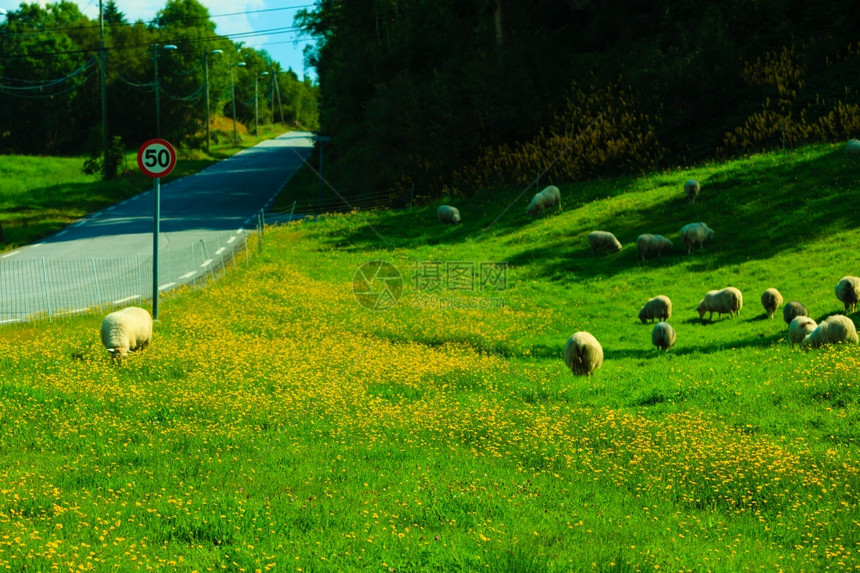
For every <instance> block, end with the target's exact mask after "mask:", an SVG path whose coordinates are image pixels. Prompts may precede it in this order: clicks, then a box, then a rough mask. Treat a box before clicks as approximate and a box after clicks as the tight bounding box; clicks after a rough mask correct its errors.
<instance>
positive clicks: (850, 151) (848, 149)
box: [845, 139, 860, 157]
mask: <svg viewBox="0 0 860 573" xmlns="http://www.w3.org/2000/svg"><path fill="white" fill-rule="evenodd" d="M845 155H847V156H849V157H860V139H849V140H848V143H847V144H846V145H845Z"/></svg>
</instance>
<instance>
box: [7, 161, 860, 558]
mask: <svg viewBox="0 0 860 573" xmlns="http://www.w3.org/2000/svg"><path fill="white" fill-rule="evenodd" d="M690 176H694V177H696V178H699V180H700V181H701V182H702V193H701V195H700V199H699V200H697V202H696V203H695V204H693V205H689V204H687V203H686V200H685V198H684V197H683V192H682V190H681V186H682V184H683V181H684V180H686V179H687V178H689V177H690ZM858 178H860V166H857V165H855V164H853V163H849V162H846V161H845V159H844V157H842V156H840V155H839V154H838V151H837V149H836V147H832V148H831V147H828V146H818V147H813V148H805V149H803V150H800V151H798V152H796V153H793V154H791V155H789V154H773V155H765V156H754V157H750V158H746V159H739V160H734V161H730V162H727V163H723V164H718V163H714V164H709V165H704V166H700V167H697V168H695V169H677V170H673V171H667V172H664V173H658V174H651V175H645V176H642V177H629V178H624V179H616V180H605V181H593V182H585V183H581V184H576V185H570V186H567V185H565V186H562V193H563V195H562V197H563V200H565V205H564V210H563V211H562V212H561V213H557V214H551V215H547V216H545V217H542V218H540V219H536V220H532V219H529V218H527V217H526V216H525V215H524V211H525V205H526V203H527V202H528V199H529V197H523V198H522V199H520V200H519V201H518V202H517V203H516V206H515V207H514V208H513V209H511V210H510V211H509V214H508V215H506V216H505V217H502V218H501V219H499V220H498V221H496V222H495V224H492V223H493V221H495V220H496V217H497V215H498V213H500V212H501V211H502V210H503V209H504V208H505V206H507V204H508V203H509V202H510V201H511V200H513V199H514V198H515V197H516V196H517V195H518V194H519V193H520V191H521V190H518V189H512V190H500V191H498V192H497V193H495V194H494V196H493V197H491V198H486V197H474V198H468V199H467V198H461V199H459V200H457V204H458V206H461V207H460V209H461V212H462V213H463V214H464V222H463V224H462V225H460V226H458V227H445V226H442V225H439V224H438V223H437V222H436V221H435V219H434V218H435V207H436V204H433V205H426V206H424V207H420V208H416V209H413V211H412V212H411V213H405V212H385V211H372V212H367V213H364V212H362V213H353V214H346V215H330V216H325V217H322V218H319V219H318V220H315V221H303V222H299V223H293V224H291V225H289V226H280V227H270V228H268V229H267V230H266V235H265V239H264V243H263V245H264V246H263V250H262V253H261V254H260V255H259V256H257V257H256V258H255V259H253V260H252V261H251V263H250V264H248V265H244V264H243V265H240V266H238V267H236V268H234V269H232V270H231V272H228V273H227V274H226V275H225V276H224V277H223V278H222V279H221V280H219V281H218V282H216V283H211V284H209V285H208V286H207V287H206V288H204V289H198V290H189V289H186V290H183V291H180V292H178V293H176V294H171V295H168V296H166V298H165V300H164V301H163V302H162V303H161V304H160V309H161V318H160V321H159V322H158V323H157V324H156V332H155V336H154V339H153V344H152V345H151V347H149V348H147V349H146V350H144V351H142V352H138V353H135V354H133V355H132V356H131V357H130V358H129V359H128V360H127V361H126V362H125V363H123V364H121V365H120V364H114V363H112V362H111V361H110V359H109V358H107V356H105V352H104V350H103V349H102V348H101V345H100V342H99V340H98V325H99V322H100V318H101V317H100V316H96V315H84V316H75V317H70V318H66V319H63V320H60V321H56V322H54V323H52V324H31V325H14V326H5V327H3V328H2V329H0V369H2V371H3V372H4V373H6V374H4V378H3V380H2V382H0V396H2V399H0V467H2V468H3V470H2V472H0V540H1V541H0V565H2V566H9V567H11V568H12V569H19V570H20V569H22V568H24V567H25V566H27V567H29V568H32V569H39V568H42V569H49V568H51V567H54V566H59V567H63V568H69V569H71V568H80V569H83V570H86V569H91V570H102V569H105V570H106V569H108V568H111V567H121V568H128V569H135V568H139V569H145V568H164V569H181V570H199V571H212V570H218V569H224V568H226V569H231V570H242V569H245V570H274V571H283V570H293V571H296V570H301V571H327V570H371V571H380V570H383V571H384V570H391V571H476V570H485V569H486V570H491V571H533V570H537V569H540V570H548V571H570V570H600V571H604V570H605V571H609V570H623V571H642V570H658V569H659V570H665V569H672V570H680V571H693V570H696V571H698V570H711V571H741V570H758V569H765V570H793V571H794V570H797V571H800V570H806V571H813V570H814V571H821V570H828V569H829V570H849V569H854V568H856V567H858V566H860V553H858V551H860V527H858V524H857V515H858V510H860V508H858V501H860V498H858V488H860V475H858V473H860V464H858V430H857V428H858V422H860V420H858V418H860V415H858V409H857V400H858V395H860V394H858V375H857V374H858V372H860V347H858V346H850V347H843V346H838V347H832V348H826V349H824V350H821V351H813V352H808V353H807V352H803V351H802V350H800V349H798V348H791V347H790V346H789V345H788V343H787V342H786V340H785V337H786V331H787V328H786V325H785V323H784V322H783V321H782V320H781V318H780V317H779V316H778V317H777V318H775V319H773V320H769V319H767V318H765V317H764V311H763V309H762V308H761V305H760V303H759V300H758V299H759V296H760V294H761V293H762V292H763V291H764V290H765V289H766V288H767V287H770V286H775V287H777V288H778V289H779V290H780V291H781V292H782V293H783V295H784V296H785V297H786V301H788V300H794V299H796V300H801V301H802V302H804V304H806V305H807V307H809V309H810V311H811V315H812V316H813V318H815V319H816V320H820V319H822V318H823V317H825V316H827V315H829V314H832V313H835V312H838V311H841V309H842V306H841V304H840V303H839V301H837V300H836V298H835V296H834V294H833V287H834V286H835V284H836V282H837V281H838V280H839V278H840V277H842V276H843V275H845V274H860V270H858V269H857V265H858V262H857V258H856V255H854V254H853V253H852V249H851V247H850V246H851V245H856V244H857V243H858V238H860V230H858V226H857V221H856V219H855V217H856V216H857V214H856V213H855V212H853V211H852V210H851V209H848V208H846V207H845V206H846V205H849V204H850V201H851V198H852V197H853V193H854V191H853V190H854V189H856V188H857V184H858ZM727 181H731V184H729V183H725V184H724V185H723V186H722V187H720V186H719V185H718V184H719V183H720V182H727ZM712 184H713V185H712ZM715 187H716V188H715ZM801 190H805V191H804V192H803V193H802V194H801V193H800V192H801ZM784 194H788V195H790V197H789V198H785V197H784V196H783V195H784ZM798 211H799V212H798ZM695 220H704V221H706V222H707V223H708V224H709V225H710V226H711V227H713V228H714V229H715V231H716V237H715V239H714V240H713V241H711V242H708V243H706V244H705V246H704V248H703V249H700V250H696V251H694V252H693V253H692V254H691V255H689V256H688V255H686V254H685V253H682V249H681V248H680V245H679V244H678V239H677V231H678V229H679V228H680V226H681V225H682V224H684V223H687V222H691V221H695ZM804 221H811V222H812V223H814V224H813V225H805V224H804ZM598 228H600V229H604V230H610V231H613V232H615V233H616V235H617V236H618V238H619V239H620V240H621V242H622V243H623V244H624V250H622V251H621V252H620V253H618V254H616V255H611V256H605V257H593V256H592V255H591V253H590V251H589V250H588V248H587V246H586V244H585V235H586V234H587V232H588V231H591V230H594V229H598ZM791 231H794V232H791ZM641 232H656V233H662V234H665V235H666V236H668V237H669V238H670V239H672V240H673V241H675V243H676V244H675V249H674V251H673V252H672V253H670V254H667V255H664V256H663V257H660V258H655V259H649V260H648V261H646V262H644V263H643V262H641V261H639V260H638V256H637V253H636V252H635V238H636V236H637V235H638V234H639V233H641ZM373 260H382V261H386V262H388V263H390V264H391V265H392V266H393V267H394V268H396V269H397V270H398V271H399V272H400V276H401V278H402V281H403V284H402V291H401V292H400V298H399V300H398V301H397V304H396V305H394V306H393V307H392V308H388V309H387V310H378V311H371V310H368V309H367V308H364V307H363V306H362V305H361V304H359V302H358V300H357V298H356V296H355V295H354V292H353V290H354V289H355V287H356V284H358V285H359V286H361V283H360V281H359V283H356V273H357V271H359V269H361V268H362V267H363V265H365V263H367V262H368V261H373ZM486 262H495V263H506V264H505V265H504V266H503V267H502V268H504V270H505V274H504V276H503V279H504V280H501V278H500V277H499V276H498V275H493V276H494V278H495V279H497V280H493V281H488V282H486V283H480V282H478V283H473V284H472V288H459V287H463V286H464V283H463V282H462V281H463V280H464V275H463V274H460V273H459V272H458V274H457V275H456V277H455V278H456V280H453V281H452V276H446V275H445V274H443V275H441V278H442V280H443V282H442V283H441V284H437V283H435V282H434V281H433V280H432V279H434V278H435V275H434V274H432V273H434V272H435V271H436V270H440V269H439V268H437V265H436V264H435V263H445V265H443V267H442V269H441V270H442V272H443V273H444V272H454V269H458V268H459V269H461V270H462V269H463V268H464V267H465V268H467V269H468V268H470V267H472V268H474V269H479V268H480V265H481V263H486ZM447 263H455V264H454V265H451V266H446V265H447ZM364 268H365V269H366V268H368V267H364ZM370 268H376V267H370ZM491 268H495V269H498V268H499V267H498V266H497V267H491ZM359 276H360V275H359ZM446 279H447V280H449V282H447V283H446V282H444V281H445V280H446ZM378 280H379V279H377V281H378ZM386 280H388V281H389V282H388V283H387V284H389V286H392V287H394V286H396V285H398V284H399V283H398V282H397V280H396V276H395V277H394V278H392V279H386ZM370 284H371V286H373V287H374V290H373V292H377V293H381V292H384V291H383V289H382V287H381V285H380V284H379V282H371V283H370ZM730 284H731V285H734V286H737V287H738V288H740V289H741V290H742V291H743V293H744V295H745V304H744V307H743V309H742V311H741V313H740V316H739V317H736V318H734V319H732V318H728V317H723V318H722V319H719V320H718V319H717V318H716V316H715V320H713V321H707V320H705V321H701V320H699V317H698V315H697V313H696V312H695V311H694V310H693V309H694V307H695V305H696V304H697V302H698V300H699V299H700V298H701V297H702V295H703V294H704V293H705V292H706V291H707V290H710V289H712V288H722V287H724V286H728V285H730ZM657 294H667V295H669V296H670V298H671V299H672V300H673V302H674V310H673V315H672V317H671V319H670V322H671V323H672V324H673V326H674V327H675V329H676V331H677V333H678V343H677V346H676V347H675V348H673V349H672V350H670V351H668V352H665V353H663V352H659V351H657V350H655V349H654V348H653V347H652V346H651V343H650V333H651V325H647V324H641V323H640V322H639V321H638V319H637V312H638V309H639V308H640V307H641V305H642V304H643V303H644V302H645V301H646V300H647V299H648V298H650V297H652V296H655V295H657ZM495 299H500V300H501V302H503V304H491V303H489V302H488V301H492V300H495ZM362 300H364V302H367V300H368V299H362ZM778 314H779V313H778ZM780 316H781V314H780ZM851 316H852V318H853V319H854V320H855V322H857V320H858V315H857V314H856V313H855V314H853V315H851ZM576 330H588V331H590V332H591V333H592V334H594V335H595V336H596V337H597V339H598V340H599V341H600V342H601V343H602V345H603V347H604V350H605V352H606V362H605V363H604V365H603V367H602V368H600V369H599V370H597V371H596V373H595V375H594V376H592V377H589V378H574V377H573V376H572V375H571V374H570V372H569V371H568V370H566V368H565V366H564V363H563V361H562V359H561V352H562V348H563V346H564V342H565V341H566V339H567V337H568V336H569V335H570V334H571V333H573V332H574V331H576Z"/></svg>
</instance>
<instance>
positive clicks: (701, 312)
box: [696, 299, 708, 320]
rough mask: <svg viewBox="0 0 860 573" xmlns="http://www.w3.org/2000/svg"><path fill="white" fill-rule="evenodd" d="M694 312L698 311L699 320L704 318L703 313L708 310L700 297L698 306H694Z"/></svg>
mask: <svg viewBox="0 0 860 573" xmlns="http://www.w3.org/2000/svg"><path fill="white" fill-rule="evenodd" d="M696 312H698V313H699V319H700V320H702V319H704V318H705V313H706V312H708V305H707V304H706V303H705V299H702V300H701V302H699V306H697V307H696Z"/></svg>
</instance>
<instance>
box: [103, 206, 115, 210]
mask: <svg viewBox="0 0 860 573" xmlns="http://www.w3.org/2000/svg"><path fill="white" fill-rule="evenodd" d="M114 209H116V205H111V206H110V207H108V208H107V209H105V211H113V210H114Z"/></svg>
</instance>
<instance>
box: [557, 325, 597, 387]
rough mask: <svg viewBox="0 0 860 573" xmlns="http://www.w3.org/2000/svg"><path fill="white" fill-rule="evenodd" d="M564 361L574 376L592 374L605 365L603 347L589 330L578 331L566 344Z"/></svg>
mask: <svg viewBox="0 0 860 573" xmlns="http://www.w3.org/2000/svg"><path fill="white" fill-rule="evenodd" d="M564 363H565V364H566V365H567V367H568V368H570V371H571V372H573V374H574V376H591V373H592V372H594V371H595V370H597V369H598V368H600V367H601V366H602V365H603V348H602V347H601V346H600V343H599V342H597V339H596V338H594V336H592V335H591V334H590V333H588V332H576V333H574V334H571V335H570V338H568V339H567V344H565V346H564Z"/></svg>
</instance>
